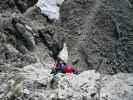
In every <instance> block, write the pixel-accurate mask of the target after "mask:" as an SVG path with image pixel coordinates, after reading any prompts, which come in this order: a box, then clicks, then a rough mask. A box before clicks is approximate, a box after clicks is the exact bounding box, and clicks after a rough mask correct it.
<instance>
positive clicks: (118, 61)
mask: <svg viewBox="0 0 133 100" xmlns="http://www.w3.org/2000/svg"><path fill="white" fill-rule="evenodd" d="M61 14H62V16H61V17H62V18H61V20H62V25H63V27H64V28H65V29H68V30H70V35H71V36H72V37H73V40H75V41H76V43H78V44H72V43H71V44H72V46H70V48H72V49H71V52H72V53H71V55H74V54H73V52H75V55H74V56H75V58H79V60H80V59H82V60H81V61H80V62H79V63H80V64H81V65H79V66H84V67H85V66H87V68H89V69H97V70H99V71H100V72H105V73H106V72H107V73H116V72H132V71H133V69H132V68H133V67H132V65H133V64H132V51H133V50H132V40H133V36H132V32H133V27H132V26H133V25H132V22H133V8H132V2H131V1H129V0H119V1H116V0H108V1H107V0H82V1H81V0H67V1H66V2H65V3H64V4H63V5H62V10H61ZM75 48H76V49H77V48H78V50H77V52H78V51H80V54H81V56H77V53H76V51H75ZM73 49H74V50H73ZM78 53H79V52H78ZM82 56H83V57H82ZM81 57H82V58H81ZM72 59H73V58H72ZM83 59H84V60H83ZM83 61H84V62H85V63H83ZM82 63H83V64H82Z"/></svg>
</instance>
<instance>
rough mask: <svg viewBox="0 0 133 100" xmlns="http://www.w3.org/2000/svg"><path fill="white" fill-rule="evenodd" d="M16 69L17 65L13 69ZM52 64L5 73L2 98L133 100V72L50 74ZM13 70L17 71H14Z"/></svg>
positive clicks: (2, 75)
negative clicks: (113, 73)
mask: <svg viewBox="0 0 133 100" xmlns="http://www.w3.org/2000/svg"><path fill="white" fill-rule="evenodd" d="M12 69H13V68H12ZM50 71H51V70H50V68H49V65H48V66H46V65H43V64H41V63H36V64H32V65H28V66H25V67H24V68H23V69H21V70H20V69H15V70H14V72H16V74H11V73H9V74H6V73H2V74H1V75H0V78H1V79H3V78H6V79H8V81H7V82H2V81H1V84H0V88H1V90H0V91H1V92H0V93H1V94H0V98H6V97H8V98H9V99H11V98H14V100H17V99H22V98H24V100H31V99H35V98H36V99H37V100H44V99H46V100H53V99H61V100H132V99H133V90H132V89H133V74H124V73H118V74H116V75H113V76H111V75H103V74H100V73H98V72H95V71H94V70H88V71H84V72H82V73H81V74H79V75H75V74H61V73H59V74H57V75H55V76H54V75H52V74H50ZM12 72H13V71H12Z"/></svg>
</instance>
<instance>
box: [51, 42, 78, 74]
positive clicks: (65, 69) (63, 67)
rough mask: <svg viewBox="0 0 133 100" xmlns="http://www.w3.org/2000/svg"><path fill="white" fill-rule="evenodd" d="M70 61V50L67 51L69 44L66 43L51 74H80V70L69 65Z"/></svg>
mask: <svg viewBox="0 0 133 100" xmlns="http://www.w3.org/2000/svg"><path fill="white" fill-rule="evenodd" d="M67 61H68V51H67V46H66V44H65V43H64V47H63V49H62V50H61V51H60V53H59V55H58V57H57V59H56V61H55V62H56V63H55V66H54V68H53V70H52V72H51V74H57V73H59V72H60V73H74V74H79V72H78V71H76V70H74V68H73V67H72V66H71V65H67Z"/></svg>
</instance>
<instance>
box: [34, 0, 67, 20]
mask: <svg viewBox="0 0 133 100" xmlns="http://www.w3.org/2000/svg"><path fill="white" fill-rule="evenodd" d="M63 1H64V0H38V2H37V4H36V5H37V7H39V8H40V9H41V13H42V14H44V15H46V16H48V18H49V19H50V20H59V17H60V13H59V11H60V7H59V6H60V5H61V4H62V3H63Z"/></svg>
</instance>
